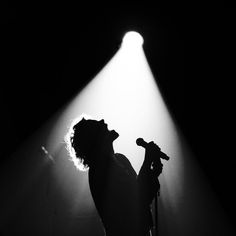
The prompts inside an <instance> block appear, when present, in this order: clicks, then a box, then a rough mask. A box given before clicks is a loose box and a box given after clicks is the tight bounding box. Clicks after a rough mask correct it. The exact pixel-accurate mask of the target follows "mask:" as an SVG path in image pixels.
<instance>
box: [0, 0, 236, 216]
mask: <svg viewBox="0 0 236 236" xmlns="http://www.w3.org/2000/svg"><path fill="white" fill-rule="evenodd" d="M1 9H2V10H1V11H2V12H1V40H2V41H1V49H0V50H1V52H0V55H1V82H0V83H1V118H2V123H1V124H2V125H1V128H2V129H1V130H2V132H1V138H2V140H3V141H2V142H1V144H2V145H1V150H0V153H1V162H2V163H4V162H5V161H7V160H8V159H9V158H10V156H11V154H12V153H13V152H14V151H15V150H17V149H18V148H19V147H20V145H21V144H22V143H23V141H24V140H26V139H27V138H28V137H29V136H30V135H31V134H33V133H34V132H35V130H37V129H38V128H39V127H40V126H41V125H42V124H43V123H44V122H46V121H47V119H48V118H50V117H51V116H52V115H53V114H54V113H55V112H56V111H57V110H58V109H60V108H61V107H62V106H63V105H65V104H66V103H67V102H68V101H69V100H70V99H71V98H72V97H73V96H74V95H75V94H77V93H78V91H80V89H82V88H83V87H84V86H85V85H86V83H88V82H89V81H90V80H91V79H92V78H93V77H94V76H95V75H96V73H97V72H99V70H100V69H102V68H103V66H104V65H105V64H106V63H107V62H108V61H109V59H110V58H111V57H112V56H113V55H114V54H115V52H116V51H117V50H118V48H119V45H120V43H121V40H122V37H123V35H124V33H125V32H126V31H128V30H137V31H138V32H140V33H141V34H142V35H143V37H144V40H145V43H144V50H145V53H146V57H147V59H148V62H149V64H150V67H151V69H152V72H153V74H154V75H155V78H156V81H157V83H158V86H159V88H160V90H161V92H162V94H163V97H164V99H165V101H166V102H167V104H168V106H169V109H170V111H171V112H172V114H173V117H174V118H175V120H176V122H177V125H178V126H179V127H180V130H181V131H182V132H183V134H184V135H185V138H186V140H187V142H188V144H189V146H190V148H191V149H192V151H193V153H194V154H195V157H196V160H197V161H198V163H199V165H200V166H201V168H202V169H203V171H204V173H205V174H206V176H207V178H208V179H209V181H210V184H211V186H212V187H213V189H214V191H215V193H216V194H217V196H218V199H219V201H220V203H221V204H222V206H223V207H224V209H225V210H226V211H227V213H228V214H229V216H232V220H233V213H234V211H235V202H234V201H235V193H234V188H235V184H234V171H235V165H234V159H235V154H234V147H235V143H234V142H235V133H234V131H233V126H234V119H233V112H234V108H235V106H234V99H233V97H234V96H233V95H234V93H235V91H234V90H235V89H234V88H235V85H234V83H233V81H234V79H235V71H234V70H235V69H234V65H235V39H236V38H235V22H236V21H235V20H236V15H235V10H234V9H226V8H222V9H218V10H211V11H210V10H205V11H204V10H199V9H194V10H191V11H190V10H183V9H182V10H181V9H171V10H169V9H160V8H157V7H153V6H149V7H148V6H144V5H140V6H132V7H131V6H122V7H121V6H116V7H115V6H110V7H109V6H105V7H103V6H92V3H91V6H89V7H85V6H82V5H81V6H79V5H74V6H72V5H69V4H68V5H67V6H65V5H63V4H61V5H53V4H51V5H48V4H45V5H43V4H41V5H37V4H34V5H32V4H31V5H29V4H27V5H17V4H13V5H10V4H6V5H4V6H3V7H2V8H1Z"/></svg>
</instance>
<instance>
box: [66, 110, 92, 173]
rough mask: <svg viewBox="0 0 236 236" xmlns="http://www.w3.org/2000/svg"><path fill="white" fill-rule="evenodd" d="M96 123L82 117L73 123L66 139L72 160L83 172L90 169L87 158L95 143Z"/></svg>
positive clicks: (86, 117) (85, 116)
mask: <svg viewBox="0 0 236 236" xmlns="http://www.w3.org/2000/svg"><path fill="white" fill-rule="evenodd" d="M94 123H95V120H92V119H91V118H90V117H89V116H87V115H81V116H79V117H78V118H76V119H74V120H73V121H72V123H71V125H70V127H69V129H68V132H67V133H66V135H65V137H64V140H65V143H66V149H67V150H68V152H69V156H70V158H71V160H72V161H73V162H74V165H75V166H76V167H77V168H78V169H79V170H82V171H86V170H88V169H89V161H88V159H87V156H88V155H89V152H90V150H92V148H93V146H94V143H95V138H94V135H93V134H94V129H95V127H94V126H95V124H94Z"/></svg>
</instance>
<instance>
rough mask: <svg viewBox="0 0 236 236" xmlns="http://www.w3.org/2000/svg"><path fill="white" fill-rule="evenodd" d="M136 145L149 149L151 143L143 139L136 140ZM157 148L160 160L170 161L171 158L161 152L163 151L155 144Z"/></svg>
mask: <svg viewBox="0 0 236 236" xmlns="http://www.w3.org/2000/svg"><path fill="white" fill-rule="evenodd" d="M136 144H137V145H138V146H141V147H143V148H148V145H149V143H147V142H146V141H144V139H143V138H138V139H136ZM155 146H156V150H157V151H158V153H159V155H160V158H161V159H164V160H167V161H168V160H169V159H170V158H169V157H168V156H167V155H166V154H165V153H164V152H161V149H160V148H159V147H158V146H157V145H156V144H155Z"/></svg>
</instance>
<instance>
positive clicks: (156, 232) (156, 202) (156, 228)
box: [154, 190, 160, 236]
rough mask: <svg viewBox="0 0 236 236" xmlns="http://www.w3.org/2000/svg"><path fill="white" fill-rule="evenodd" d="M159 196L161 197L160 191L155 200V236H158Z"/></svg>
mask: <svg viewBox="0 0 236 236" xmlns="http://www.w3.org/2000/svg"><path fill="white" fill-rule="evenodd" d="M158 196H160V192H159V190H158V192H157V194H156V196H155V199H154V212H155V227H154V228H155V236H158V235H159V233H158Z"/></svg>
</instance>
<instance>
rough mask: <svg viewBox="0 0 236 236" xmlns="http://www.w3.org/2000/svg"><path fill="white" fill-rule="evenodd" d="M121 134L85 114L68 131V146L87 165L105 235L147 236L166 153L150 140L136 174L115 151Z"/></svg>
mask: <svg viewBox="0 0 236 236" xmlns="http://www.w3.org/2000/svg"><path fill="white" fill-rule="evenodd" d="M118 137H119V134H118V133H117V132H116V131H115V130H108V127H107V124H106V123H105V122H104V120H103V119H102V120H99V121H98V120H93V119H85V118H82V119H80V120H79V121H77V123H74V124H73V125H72V127H71V130H70V132H68V134H67V135H66V142H67V149H68V150H69V151H70V153H73V154H74V155H75V157H76V158H78V159H79V161H80V162H81V163H82V164H83V166H84V167H85V168H87V169H88V177H89V186H90V190H91V194H92V197H93V200H94V203H95V206H96V208H97V211H98V214H99V216H100V218H101V221H102V224H103V226H104V230H105V233H106V236H118V235H119V236H121V235H122V236H148V235H150V232H151V228H152V227H153V221H152V214H151V203H152V201H153V199H154V197H155V196H156V194H157V192H158V191H159V189H160V184H159V181H158V176H159V175H160V174H161V172H162V167H163V165H162V163H161V161H160V158H161V156H160V155H161V154H163V153H161V152H160V149H159V148H157V147H158V146H157V145H156V144H155V143H154V142H150V143H147V144H146V146H145V157H144V161H143V164H142V166H141V168H140V171H139V173H138V175H137V174H136V172H135V170H134V169H133V167H132V165H131V163H130V162H129V160H128V159H127V158H126V157H125V156H124V155H123V154H120V153H114V149H113V141H114V140H115V139H117V138H118ZM157 150H159V151H157Z"/></svg>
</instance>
